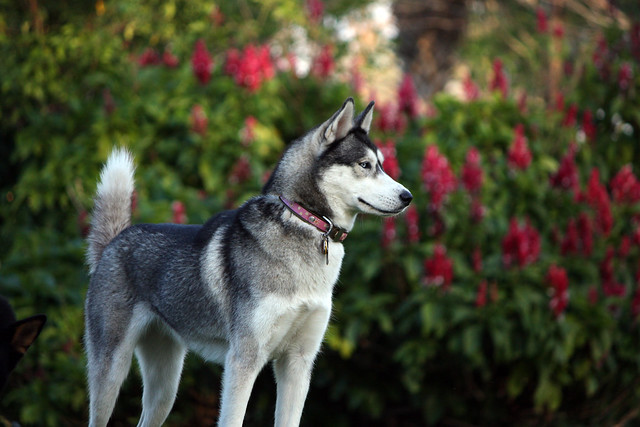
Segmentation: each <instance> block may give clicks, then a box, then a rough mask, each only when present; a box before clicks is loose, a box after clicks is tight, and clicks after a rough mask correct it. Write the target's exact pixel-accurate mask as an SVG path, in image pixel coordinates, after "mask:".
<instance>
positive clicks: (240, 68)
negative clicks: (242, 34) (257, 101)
mask: <svg viewBox="0 0 640 427" xmlns="http://www.w3.org/2000/svg"><path fill="white" fill-rule="evenodd" d="M224 71H225V73H226V74H228V75H230V76H232V77H233V80H234V81H235V82H236V84H237V85H238V86H241V87H244V88H247V89H248V90H249V91H250V92H255V91H257V90H258V89H259V88H260V87H261V86H262V83H264V82H265V81H267V80H271V79H272V78H273V77H274V76H275V68H274V65H273V62H272V61H271V54H270V52H269V47H268V46H267V45H264V46H260V47H256V46H254V45H251V44H250V45H248V46H246V47H245V48H244V50H243V51H242V52H240V51H238V50H237V49H229V50H228V51H227V60H226V63H225V66H224Z"/></svg>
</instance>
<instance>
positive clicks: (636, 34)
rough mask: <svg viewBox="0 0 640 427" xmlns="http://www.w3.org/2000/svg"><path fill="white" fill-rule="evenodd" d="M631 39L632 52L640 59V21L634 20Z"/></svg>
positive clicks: (630, 31)
mask: <svg viewBox="0 0 640 427" xmlns="http://www.w3.org/2000/svg"><path fill="white" fill-rule="evenodd" d="M629 39H630V41H631V53H632V54H633V56H634V57H635V58H636V60H637V61H640V22H634V23H633V25H632V26H631V29H630V30H629Z"/></svg>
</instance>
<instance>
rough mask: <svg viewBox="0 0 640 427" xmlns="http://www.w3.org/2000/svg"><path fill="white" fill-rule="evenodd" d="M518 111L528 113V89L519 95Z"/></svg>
mask: <svg viewBox="0 0 640 427" xmlns="http://www.w3.org/2000/svg"><path fill="white" fill-rule="evenodd" d="M518 111H520V112H521V113H522V114H526V113H527V91H525V90H523V91H522V92H521V93H520V96H518Z"/></svg>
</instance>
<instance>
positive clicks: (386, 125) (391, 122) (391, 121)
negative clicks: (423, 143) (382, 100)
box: [376, 103, 407, 134]
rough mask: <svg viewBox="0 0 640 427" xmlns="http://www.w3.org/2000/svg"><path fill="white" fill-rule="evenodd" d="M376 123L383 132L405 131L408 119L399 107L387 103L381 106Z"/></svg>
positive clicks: (400, 132)
mask: <svg viewBox="0 0 640 427" xmlns="http://www.w3.org/2000/svg"><path fill="white" fill-rule="evenodd" d="M376 125H377V126H378V128H379V129H380V130H381V131H382V132H394V131H395V132H397V133H399V134H402V133H404V131H405V129H406V127H407V121H406V119H405V118H404V116H403V115H402V114H400V112H399V111H398V108H396V106H394V105H393V104H391V103H386V104H384V105H383V106H382V107H381V108H380V113H379V114H378V119H377V121H376Z"/></svg>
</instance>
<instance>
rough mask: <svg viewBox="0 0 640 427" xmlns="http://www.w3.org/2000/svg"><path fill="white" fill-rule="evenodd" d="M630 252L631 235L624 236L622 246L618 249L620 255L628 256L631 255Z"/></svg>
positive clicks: (622, 256)
mask: <svg viewBox="0 0 640 427" xmlns="http://www.w3.org/2000/svg"><path fill="white" fill-rule="evenodd" d="M629 252H631V237H629V236H622V239H621V240H620V248H619V249H618V255H620V257H621V258H626V257H628V256H629Z"/></svg>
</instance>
